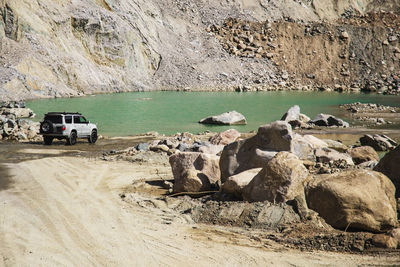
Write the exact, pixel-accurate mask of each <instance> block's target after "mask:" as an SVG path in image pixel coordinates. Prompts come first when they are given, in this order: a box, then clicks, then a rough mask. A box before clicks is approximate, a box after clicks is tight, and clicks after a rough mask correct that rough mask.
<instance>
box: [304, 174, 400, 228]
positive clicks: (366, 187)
mask: <svg viewBox="0 0 400 267" xmlns="http://www.w3.org/2000/svg"><path fill="white" fill-rule="evenodd" d="M305 191H306V200H307V204H308V207H309V208H310V209H312V210H314V211H316V212H318V213H319V215H320V216H321V217H322V218H324V219H325V221H326V222H327V223H329V224H330V225H331V226H333V227H335V228H338V229H347V228H349V229H360V230H367V231H373V232H381V231H385V230H388V229H391V228H393V227H394V226H396V224H397V213H396V200H395V197H394V193H395V187H394V185H393V183H392V182H391V181H390V180H389V179H388V178H387V177H386V176H385V175H383V174H382V173H379V172H375V171H371V170H362V169H361V170H356V169H355V170H347V171H343V172H339V173H335V174H323V175H317V176H315V177H314V179H313V180H311V181H310V182H309V183H308V185H307V186H306V190H305Z"/></svg>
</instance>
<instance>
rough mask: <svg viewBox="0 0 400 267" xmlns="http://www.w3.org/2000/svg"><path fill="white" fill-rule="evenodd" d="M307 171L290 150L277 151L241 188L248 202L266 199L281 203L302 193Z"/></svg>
mask: <svg viewBox="0 0 400 267" xmlns="http://www.w3.org/2000/svg"><path fill="white" fill-rule="evenodd" d="M307 177H308V171H307V169H306V167H304V165H303V162H302V161H301V160H299V158H298V157H296V156H295V155H294V154H292V153H290V152H285V151H282V152H279V153H278V154H277V155H276V156H275V157H274V158H273V159H272V160H271V161H269V162H268V163H267V165H266V166H265V168H263V169H262V170H261V171H260V172H259V173H258V174H257V175H256V176H255V177H254V179H253V180H251V182H250V183H249V184H248V185H247V186H246V187H245V188H244V190H243V199H244V200H246V201H249V202H254V201H265V200H268V201H270V202H273V203H282V202H286V201H288V200H293V199H294V198H295V197H296V196H299V195H302V194H304V184H303V183H304V181H305V180H306V179H307Z"/></svg>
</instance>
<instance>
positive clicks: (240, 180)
mask: <svg viewBox="0 0 400 267" xmlns="http://www.w3.org/2000/svg"><path fill="white" fill-rule="evenodd" d="M261 170H262V169H261V168H255V169H250V170H247V171H244V172H241V173H238V174H236V175H233V176H231V177H229V178H228V179H227V180H226V181H225V183H223V184H222V188H221V191H222V192H223V193H226V194H231V195H234V196H235V197H236V198H239V199H241V198H242V193H243V189H244V188H245V187H246V186H247V185H248V184H249V183H250V181H251V180H253V178H254V177H255V176H256V175H257V174H258V173H259V172H260V171H261Z"/></svg>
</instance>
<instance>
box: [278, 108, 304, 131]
mask: <svg viewBox="0 0 400 267" xmlns="http://www.w3.org/2000/svg"><path fill="white" fill-rule="evenodd" d="M281 120H282V121H286V122H288V123H289V124H290V125H291V126H292V127H293V128H298V127H300V126H301V122H300V107H299V106H298V105H295V106H293V107H291V108H290V109H289V110H288V111H287V112H286V113H285V114H284V115H283V116H282V118H281Z"/></svg>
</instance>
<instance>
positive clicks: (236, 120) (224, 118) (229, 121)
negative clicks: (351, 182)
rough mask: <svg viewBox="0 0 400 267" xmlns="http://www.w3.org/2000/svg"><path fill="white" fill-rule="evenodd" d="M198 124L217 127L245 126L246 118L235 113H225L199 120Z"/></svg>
mask: <svg viewBox="0 0 400 267" xmlns="http://www.w3.org/2000/svg"><path fill="white" fill-rule="evenodd" d="M199 123H204V124H218V125H236V124H247V121H246V118H245V117H244V116H243V115H242V114H240V113H239V112H237V111H230V112H225V113H222V114H220V115H216V116H210V117H207V118H204V119H201V120H200V121H199Z"/></svg>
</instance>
